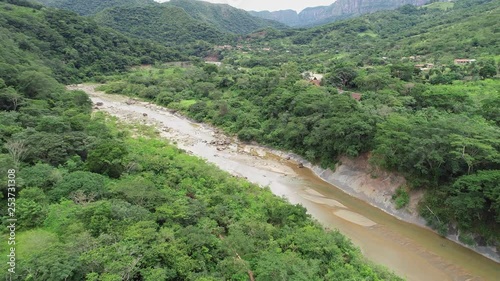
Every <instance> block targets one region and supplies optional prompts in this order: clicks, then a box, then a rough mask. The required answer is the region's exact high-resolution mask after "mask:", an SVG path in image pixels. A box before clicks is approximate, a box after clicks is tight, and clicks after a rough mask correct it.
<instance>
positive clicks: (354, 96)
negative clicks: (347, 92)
mask: <svg viewBox="0 0 500 281" xmlns="http://www.w3.org/2000/svg"><path fill="white" fill-rule="evenodd" d="M361 97H362V95H361V94H360V93H351V98H353V99H355V100H357V101H360V100H361Z"/></svg>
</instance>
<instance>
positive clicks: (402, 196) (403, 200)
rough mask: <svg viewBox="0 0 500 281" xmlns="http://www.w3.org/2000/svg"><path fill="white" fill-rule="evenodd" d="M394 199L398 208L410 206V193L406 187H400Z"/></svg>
mask: <svg viewBox="0 0 500 281" xmlns="http://www.w3.org/2000/svg"><path fill="white" fill-rule="evenodd" d="M392 200H394V203H396V209H398V210H399V209H401V208H404V207H406V206H408V203H410V195H409V194H408V192H407V191H406V188H404V187H398V189H396V192H395V193H394V194H393V195H392Z"/></svg>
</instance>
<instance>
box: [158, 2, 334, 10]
mask: <svg viewBox="0 0 500 281" xmlns="http://www.w3.org/2000/svg"><path fill="white" fill-rule="evenodd" d="M156 1H157V2H167V0H156ZM205 1H206V2H211V3H221V4H228V5H231V6H233V7H236V8H240V9H244V10H247V11H263V10H268V11H277V10H287V9H292V10H295V11H297V12H300V11H302V10H303V9H304V8H307V7H316V6H329V5H331V4H332V3H333V2H335V0H205Z"/></svg>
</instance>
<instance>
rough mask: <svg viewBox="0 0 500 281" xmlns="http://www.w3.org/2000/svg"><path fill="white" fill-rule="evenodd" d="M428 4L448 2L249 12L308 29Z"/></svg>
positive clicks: (376, 1) (355, 1)
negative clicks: (399, 8) (406, 6)
mask: <svg viewBox="0 0 500 281" xmlns="http://www.w3.org/2000/svg"><path fill="white" fill-rule="evenodd" d="M429 2H449V1H448V0H443V1H439V0H438V1H432V0H370V1H366V0H365V1H364V0H337V1H335V2H334V3H332V4H331V5H329V6H317V7H309V8H305V9H304V10H302V11H301V12H299V13H297V12H296V11H294V10H280V11H275V12H270V11H250V12H249V13H250V14H251V15H253V16H256V17H261V18H265V19H269V20H276V21H279V22H281V23H284V24H286V25H288V26H291V27H310V26H317V25H322V24H327V23H330V22H334V21H337V20H342V19H346V18H351V17H355V16H358V15H362V14H367V13H372V12H376V11H380V10H393V9H396V8H398V7H401V6H404V5H414V6H422V5H424V4H427V3H429Z"/></svg>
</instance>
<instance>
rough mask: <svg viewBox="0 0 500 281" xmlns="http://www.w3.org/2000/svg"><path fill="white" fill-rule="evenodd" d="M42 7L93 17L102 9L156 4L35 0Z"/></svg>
mask: <svg viewBox="0 0 500 281" xmlns="http://www.w3.org/2000/svg"><path fill="white" fill-rule="evenodd" d="M36 2H39V3H41V4H43V5H46V6H50V7H55V8H59V9H65V10H70V11H73V12H76V13H78V14H80V15H84V16H87V15H93V14H96V13H98V12H100V11H102V10H104V9H107V8H112V7H123V6H144V5H151V4H153V5H154V4H156V2H155V1H154V0H36Z"/></svg>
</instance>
